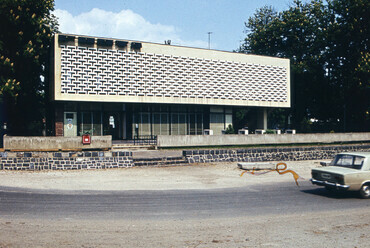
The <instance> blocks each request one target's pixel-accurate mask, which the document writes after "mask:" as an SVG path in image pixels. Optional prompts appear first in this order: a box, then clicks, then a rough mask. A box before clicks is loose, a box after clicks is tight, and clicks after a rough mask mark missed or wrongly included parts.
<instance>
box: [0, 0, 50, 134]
mask: <svg viewBox="0 0 370 248" xmlns="http://www.w3.org/2000/svg"><path fill="white" fill-rule="evenodd" d="M53 9H54V1H52V0H2V1H1V2H0V20H1V22H0V30H1V32H0V97H2V98H3V101H4V105H5V107H4V109H5V110H7V111H6V112H7V113H3V115H5V114H6V116H5V119H6V121H8V127H9V129H10V130H9V131H10V132H11V133H12V134H21V135H30V134H35V132H39V130H40V125H41V123H42V122H41V119H42V117H43V115H44V113H43V112H44V102H45V87H46V84H47V82H46V80H47V79H48V70H49V57H50V55H49V48H50V44H51V40H52V34H53V33H54V32H56V30H57V24H56V18H55V17H54V16H53V15H52V14H51V11H52V10H53ZM4 112H5V111H4ZM36 130H37V131H36ZM37 134H39V133H37Z"/></svg>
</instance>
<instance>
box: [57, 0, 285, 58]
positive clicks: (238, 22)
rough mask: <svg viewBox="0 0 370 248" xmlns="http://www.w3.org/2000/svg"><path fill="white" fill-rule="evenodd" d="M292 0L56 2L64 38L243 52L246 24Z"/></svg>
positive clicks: (67, 0)
mask: <svg viewBox="0 0 370 248" xmlns="http://www.w3.org/2000/svg"><path fill="white" fill-rule="evenodd" d="M290 3H292V0H257V1H256V0H55V12H54V14H55V15H56V16H57V17H58V18H59V24H60V26H59V30H60V31H61V32H63V33H70V34H84V35H91V36H98V37H107V38H117V39H128V40H138V41H147V42H155V43H164V40H171V41H172V44H173V45H182V46H191V47H200V48H208V32H212V34H211V36H210V37H211V48H212V49H217V50H224V51H232V50H235V49H237V48H238V47H239V46H240V44H241V41H242V40H243V39H244V37H245V33H244V32H243V31H244V22H246V21H247V20H248V18H249V17H250V16H252V15H253V14H254V13H255V11H256V9H258V8H261V7H263V6H265V5H267V6H272V7H274V8H275V9H276V10H277V11H282V10H285V9H288V7H289V5H290Z"/></svg>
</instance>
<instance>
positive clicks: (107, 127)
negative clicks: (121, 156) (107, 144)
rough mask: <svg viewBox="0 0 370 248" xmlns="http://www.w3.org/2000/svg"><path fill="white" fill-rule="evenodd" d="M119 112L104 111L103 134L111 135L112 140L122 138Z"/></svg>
mask: <svg viewBox="0 0 370 248" xmlns="http://www.w3.org/2000/svg"><path fill="white" fill-rule="evenodd" d="M121 126H122V121H121V114H120V113H115V112H106V113H104V124H103V127H104V135H112V139H113V140H119V139H122V130H121Z"/></svg>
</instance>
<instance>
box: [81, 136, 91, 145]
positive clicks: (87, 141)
mask: <svg viewBox="0 0 370 248" xmlns="http://www.w3.org/2000/svg"><path fill="white" fill-rule="evenodd" d="M82 144H84V145H89V144H91V136H90V135H88V134H84V135H82Z"/></svg>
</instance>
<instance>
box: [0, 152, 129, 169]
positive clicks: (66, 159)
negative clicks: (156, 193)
mask: <svg viewBox="0 0 370 248" xmlns="http://www.w3.org/2000/svg"><path fill="white" fill-rule="evenodd" d="M133 165H134V162H133V159H132V152H103V151H96V152H95V151H94V152H90V151H89V152H87V151H83V152H0V170H78V169H108V168H125V167H132V166H133Z"/></svg>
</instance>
